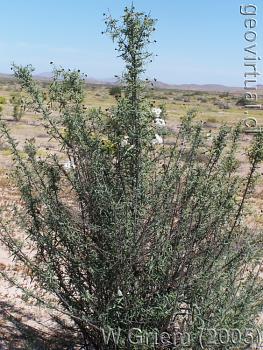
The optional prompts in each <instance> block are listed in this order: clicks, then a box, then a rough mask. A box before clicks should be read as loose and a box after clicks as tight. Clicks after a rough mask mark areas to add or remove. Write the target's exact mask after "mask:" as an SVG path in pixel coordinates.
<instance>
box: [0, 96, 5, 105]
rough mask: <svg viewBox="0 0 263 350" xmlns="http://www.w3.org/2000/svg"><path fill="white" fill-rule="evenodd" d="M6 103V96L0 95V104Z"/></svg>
mask: <svg viewBox="0 0 263 350" xmlns="http://www.w3.org/2000/svg"><path fill="white" fill-rule="evenodd" d="M5 103H6V98H5V97H4V96H0V105H4V104H5Z"/></svg>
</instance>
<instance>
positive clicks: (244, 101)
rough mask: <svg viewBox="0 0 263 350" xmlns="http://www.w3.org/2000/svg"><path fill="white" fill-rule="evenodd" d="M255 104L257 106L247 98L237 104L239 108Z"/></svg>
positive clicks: (241, 99) (243, 97)
mask: <svg viewBox="0 0 263 350" xmlns="http://www.w3.org/2000/svg"><path fill="white" fill-rule="evenodd" d="M253 104H255V102H253V101H251V100H249V99H247V98H246V97H245V96H242V97H240V98H239V99H238V100H237V102H236V105H237V106H242V107H243V106H246V105H253Z"/></svg>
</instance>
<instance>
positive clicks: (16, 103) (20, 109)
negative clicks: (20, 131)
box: [10, 93, 44, 121]
mask: <svg viewBox="0 0 263 350" xmlns="http://www.w3.org/2000/svg"><path fill="white" fill-rule="evenodd" d="M43 99H44V93H43ZM10 103H11V104H12V106H13V118H14V119H15V120H16V121H19V120H20V119H21V118H22V117H23V115H24V113H25V109H26V104H25V100H24V98H23V97H22V95H21V94H19V93H16V94H13V95H12V96H11V99H10Z"/></svg>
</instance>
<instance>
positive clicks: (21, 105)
mask: <svg viewBox="0 0 263 350" xmlns="http://www.w3.org/2000/svg"><path fill="white" fill-rule="evenodd" d="M10 103H11V104H12V106H13V118H14V119H15V120H16V121H19V120H20V119H21V118H22V117H23V115H24V113H25V109H26V103H25V100H24V98H23V97H22V95H21V94H19V93H16V94H13V95H12V97H11V99H10Z"/></svg>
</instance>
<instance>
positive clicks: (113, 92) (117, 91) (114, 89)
mask: <svg viewBox="0 0 263 350" xmlns="http://www.w3.org/2000/svg"><path fill="white" fill-rule="evenodd" d="M109 94H110V95H111V96H120V95H121V87H120V86H112V87H111V88H110V89H109Z"/></svg>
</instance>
